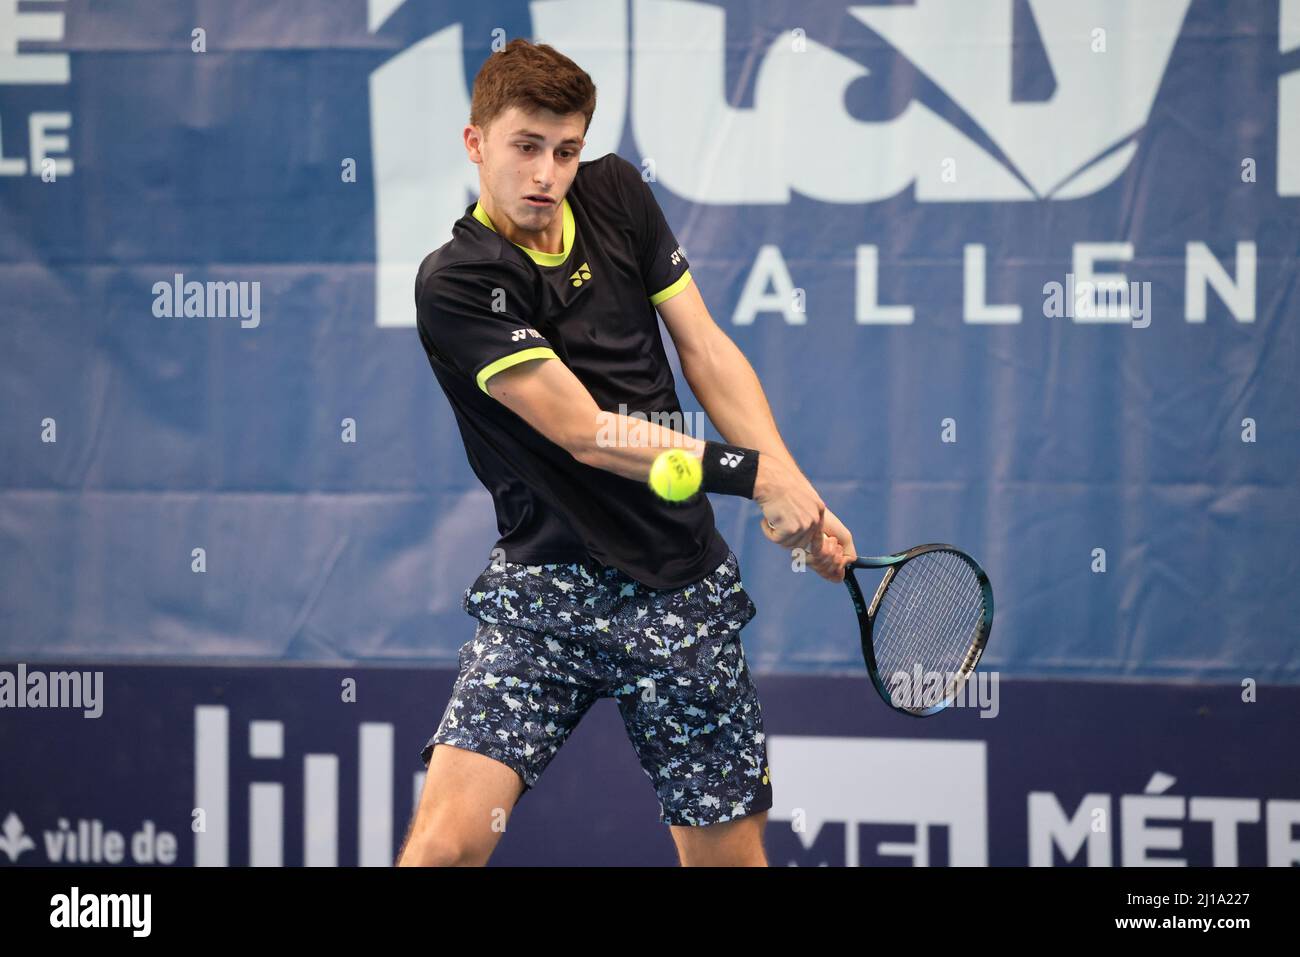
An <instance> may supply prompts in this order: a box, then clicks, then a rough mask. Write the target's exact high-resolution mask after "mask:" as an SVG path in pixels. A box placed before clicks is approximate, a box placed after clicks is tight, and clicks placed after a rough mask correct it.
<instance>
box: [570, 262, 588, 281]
mask: <svg viewBox="0 0 1300 957" xmlns="http://www.w3.org/2000/svg"><path fill="white" fill-rule="evenodd" d="M590 278H591V267H590V266H588V265H587V264H586V263H583V264H582V265H581V266H579V267H578V271H577V272H575V273H574V274H573V275H572V276H570V277H569V282H571V283H573V284H574V285H575V286H581V285H582V284H583V283H584V282H586V281H587V280H588V279H590Z"/></svg>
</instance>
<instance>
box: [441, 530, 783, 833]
mask: <svg viewBox="0 0 1300 957" xmlns="http://www.w3.org/2000/svg"><path fill="white" fill-rule="evenodd" d="M462 604H463V607H464V608H465V610H466V611H467V612H468V613H469V614H470V615H472V616H473V617H475V618H477V619H478V620H479V622H478V626H477V628H476V630H475V634H474V637H473V638H471V639H470V640H469V641H467V642H465V644H464V645H463V646H461V649H460V675H459V677H458V678H457V680H456V686H455V689H454V690H453V692H452V697H451V701H450V703H449V704H448V705H447V710H446V711H445V713H444V714H443V717H442V721H441V723H440V724H439V725H438V730H437V731H436V732H435V733H434V735H433V737H431V738H430V739H429V742H428V743H427V744H426V745H425V746H424V749H423V751H422V752H421V758H422V759H423V761H424V763H425V765H426V767H427V766H428V763H429V758H430V755H431V754H432V752H433V747H434V745H435V744H449V745H453V746H455V747H458V748H464V749H466V750H469V751H475V752H477V753H479V754H485V755H487V756H488V757H491V758H494V759H496V760H497V761H500V762H502V763H503V764H505V765H508V766H509V767H511V768H513V769H514V770H515V771H516V772H517V773H518V774H519V776H520V777H521V778H522V779H523V782H524V786H525V790H527V788H531V787H533V786H534V785H535V784H536V783H537V779H538V778H539V777H540V776H541V773H542V771H543V770H544V769H545V768H546V765H547V764H549V763H550V761H551V759H552V758H553V757H554V756H555V754H556V752H557V751H559V749H560V746H561V745H562V744H563V743H564V741H565V739H566V738H568V736H569V734H570V733H571V732H572V731H573V729H574V728H575V727H577V724H578V721H579V720H580V719H581V718H582V716H583V715H584V714H585V713H586V712H587V709H589V708H590V707H591V706H592V705H593V704H594V703H595V702H596V701H597V700H598V699H600V698H608V697H612V698H613V699H614V700H615V701H616V702H617V703H618V708H619V712H620V713H621V714H622V716H623V723H624V725H625V726H626V728H627V733H628V737H629V738H630V739H631V741H632V746H633V747H634V748H635V749H636V753H637V757H638V758H639V759H640V762H641V767H642V768H643V769H644V770H645V773H646V775H647V776H648V777H649V778H650V780H651V782H652V783H653V785H654V789H655V792H656V793H657V794H658V796H659V810H660V818H661V820H662V821H663V822H664V823H666V824H679V825H692V826H700V825H706V824H718V823H721V822H723V821H730V820H734V819H736V818H740V817H744V816H746V815H749V814H753V813H755V812H756V811H763V810H767V809H768V808H770V807H771V806H772V786H771V784H770V783H769V774H768V768H767V747H766V745H765V744H764V736H763V717H762V712H761V710H760V709H759V704H758V693H757V691H756V690H755V688H754V684H753V682H752V681H751V680H750V674H749V668H748V667H747V666H746V664H745V653H744V650H743V648H742V647H741V643H740V630H741V628H743V627H744V626H745V624H746V623H747V622H749V620H750V619H752V618H753V617H754V614H755V611H756V609H755V607H754V603H753V601H752V600H751V599H750V597H749V595H748V593H747V592H746V591H745V589H744V587H743V586H742V584H741V580H740V567H739V563H738V561H737V559H736V556H735V554H734V553H728V555H727V560H726V561H724V562H723V563H722V564H721V565H719V566H718V567H717V569H715V570H714V571H713V572H712V573H711V574H710V575H708V576H707V577H705V578H703V579H701V580H700V581H698V582H696V583H695V584H693V585H689V586H685V587H682V588H676V589H662V590H655V589H651V588H648V587H647V586H645V585H643V584H641V583H640V582H638V581H636V580H635V579H632V578H630V577H628V576H627V575H626V574H624V573H623V572H621V571H619V570H618V569H615V568H606V567H602V566H599V565H595V564H567V565H565V564H551V565H521V564H515V563H512V562H498V563H496V564H493V565H489V566H488V567H487V569H485V570H484V571H483V573H482V574H481V575H480V576H479V577H478V579H477V580H476V581H475V582H474V584H473V585H472V586H470V588H469V589H467V590H466V592H465V597H464V601H463V603H462Z"/></svg>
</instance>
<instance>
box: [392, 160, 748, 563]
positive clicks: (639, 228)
mask: <svg viewBox="0 0 1300 957" xmlns="http://www.w3.org/2000/svg"><path fill="white" fill-rule="evenodd" d="M560 215H562V216H563V217H564V247H563V248H564V251H563V252H561V253H555V254H548V253H541V252H538V251H536V250H527V249H525V248H524V247H522V246H519V245H516V244H515V243H512V242H510V241H508V240H507V239H506V238H505V237H504V236H501V235H500V234H499V233H497V232H496V230H495V229H494V228H493V227H492V225H491V221H490V220H489V219H488V216H487V214H486V213H485V212H484V211H483V209H482V207H481V206H479V205H477V204H476V205H474V206H472V207H469V208H467V209H466V211H465V215H464V216H462V217H461V218H460V219H459V220H457V221H456V223H455V225H454V226H453V227H452V238H451V241H450V242H448V243H446V244H445V245H443V246H441V247H439V248H438V249H437V250H435V251H434V252H432V253H430V254H429V255H428V256H427V257H426V258H425V260H424V262H423V263H421V264H420V271H419V274H418V276H417V277H416V281H415V302H416V309H417V313H418V319H417V325H418V328H419V333H420V342H421V343H422V344H423V346H424V350H425V353H426V354H427V355H428V357H429V364H430V365H431V366H432V367H433V372H434V375H435V376H436V377H437V379H438V383H439V385H441V386H442V389H443V392H444V393H446V396H447V400H448V401H449V402H450V403H451V407H452V410H453V411H454V412H455V415H456V423H457V425H458V427H459V429H460V434H461V438H462V439H463V440H464V442H465V454H466V457H467V458H468V459H469V464H470V467H471V468H472V469H473V470H474V474H475V475H477V476H478V478H479V481H481V482H482V483H483V485H484V487H485V488H486V489H487V490H488V491H489V492H490V493H491V495H492V501H493V503H494V505H495V507H496V514H497V528H498V531H499V532H500V535H501V537H500V538H499V539H498V540H497V543H496V547H497V548H500V549H502V552H503V554H504V558H505V560H506V561H509V562H519V563H522V564H532V565H540V564H546V563H550V562H566V563H567V562H583V561H586V562H589V561H591V560H593V559H594V560H595V561H596V562H598V563H600V564H602V565H606V566H613V567H615V568H618V569H621V570H622V571H624V572H626V573H627V574H628V575H630V576H631V577H632V578H635V579H636V580H637V581H640V582H642V583H643V584H645V585H647V586H649V587H651V588H678V587H682V586H684V585H689V584H692V583H694V582H696V581H699V580H700V579H701V578H703V577H705V576H706V575H708V574H709V573H710V572H712V571H713V570H714V569H716V568H717V567H718V566H719V565H721V564H722V562H723V561H724V560H726V557H727V552H728V546H727V543H726V542H725V541H724V540H723V538H722V536H721V535H720V534H719V533H718V531H717V528H716V527H715V526H714V521H713V508H712V506H711V505H710V504H709V500H708V497H707V496H705V495H698V496H696V498H695V500H694V501H692V502H690V503H688V504H685V505H671V504H668V503H666V502H663V501H662V500H661V499H659V497H658V496H656V495H655V494H654V493H653V492H652V491H651V490H650V488H649V486H648V485H647V484H646V483H645V482H640V481H635V480H633V479H627V478H624V477H622V476H620V475H617V474H615V473H613V472H609V471H606V470H604V469H598V468H593V467H591V466H588V465H584V464H582V463H580V462H578V461H577V460H576V459H575V458H573V456H571V455H570V454H569V453H568V452H567V451H566V450H565V449H563V448H561V447H560V446H559V445H556V444H555V443H553V442H551V441H550V440H549V439H547V438H546V437H545V436H544V435H542V434H541V433H540V432H538V431H537V430H536V429H534V428H533V427H532V426H531V425H529V424H528V423H527V422H525V421H524V420H523V419H522V418H520V417H519V416H517V415H516V414H515V413H514V412H512V411H511V410H510V409H509V408H507V407H506V406H505V405H503V404H502V403H500V402H498V401H497V400H496V399H494V398H492V396H491V395H490V394H489V393H488V391H487V380H488V379H489V378H490V377H491V376H492V375H494V374H495V373H497V372H500V371H501V370H502V369H505V368H509V367H510V366H512V365H515V364H517V363H519V362H526V361H529V360H531V359H538V358H540V359H542V360H543V361H547V360H548V359H552V360H553V359H558V360H559V361H561V362H563V363H564V364H565V365H566V366H568V367H569V368H570V369H571V370H572V371H573V373H574V375H575V376H577V378H578V380H579V381H581V382H582V384H583V385H584V386H586V388H587V390H588V391H589V392H590V393H591V395H592V397H593V398H594V399H595V400H596V405H598V406H599V407H600V408H601V409H602V410H605V411H609V412H623V414H631V413H633V412H639V413H641V414H642V415H644V416H646V417H647V418H649V419H650V420H651V421H655V422H659V423H660V424H663V425H667V426H668V427H670V428H673V429H675V430H676V431H679V432H681V431H689V429H687V428H685V425H686V423H685V420H684V418H683V417H682V415H681V411H682V410H681V405H680V404H679V402H678V401H677V393H676V391H675V389H674V383H673V375H672V370H671V368H670V367H669V364H668V357H667V355H666V354H665V352H664V345H663V340H662V338H661V336H660V333H659V321H658V316H657V315H656V312H655V306H656V305H657V304H658V303H660V302H663V301H664V300H666V299H668V298H670V297H671V296H673V295H675V294H676V293H678V292H680V291H681V290H682V289H683V288H685V286H686V285H687V284H689V283H690V282H691V277H690V273H689V267H688V264H687V262H686V257H685V255H684V254H683V252H682V250H681V248H680V247H679V246H678V244H677V240H676V239H675V238H674V236H673V233H672V230H671V229H669V227H668V223H667V222H666V221H665V219H664V215H663V212H662V210H660V208H659V204H658V203H657V202H656V201H655V198H654V193H653V192H651V190H650V187H649V186H648V185H647V184H646V183H645V181H644V180H642V178H641V174H640V171H639V170H638V169H637V167H636V166H634V165H633V164H631V163H629V162H628V161H627V160H625V159H623V158H622V157H621V156H618V155H617V154H615V153H609V154H607V155H605V156H602V157H601V158H600V159H596V160H589V161H586V162H582V163H579V164H578V172H577V175H576V176H575V177H574V180H573V184H572V186H571V187H570V189H569V192H568V194H567V195H566V197H565V199H564V200H563V203H562V209H561V211H560ZM620 405H622V406H623V408H620ZM665 414H668V415H670V416H671V417H670V418H663V417H662V416H664V415H665ZM596 426H597V423H595V422H593V423H592V429H593V434H594V433H595V429H596ZM696 437H697V438H702V436H700V435H698V434H697V435H696ZM610 438H611V439H616V438H617V436H616V435H611V436H610Z"/></svg>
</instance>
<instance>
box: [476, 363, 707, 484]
mask: <svg viewBox="0 0 1300 957" xmlns="http://www.w3.org/2000/svg"><path fill="white" fill-rule="evenodd" d="M487 390H488V394H489V395H491V396H492V398H494V399H496V400H497V401H498V402H500V403H501V404H502V405H504V406H505V407H506V408H508V409H509V410H510V411H511V412H513V413H515V415H517V416H519V417H520V418H521V419H523V420H524V421H525V422H527V423H528V424H529V425H531V426H532V427H533V428H534V429H536V430H537V431H538V432H540V433H542V435H544V436H546V437H547V438H548V439H550V440H551V441H552V442H554V443H555V444H556V445H558V446H560V447H561V448H563V449H564V450H565V451H567V452H568V453H569V454H570V455H572V456H573V457H574V458H575V459H577V460H578V461H579V462H582V463H583V464H584V465H590V466H592V467H593V468H598V469H605V470H606V471H609V472H614V473H615V474H617V475H622V476H623V477H624V478H630V479H637V480H638V481H642V482H645V481H648V480H649V478H650V466H651V465H653V464H654V460H655V459H656V458H657V457H658V456H659V453H660V452H662V451H663V450H664V449H666V448H671V447H677V448H681V449H684V450H686V452H688V453H689V454H691V455H694V456H695V457H696V458H697V459H698V458H700V457H701V456H702V455H703V454H704V442H703V440H701V439H696V438H693V437H692V436H689V435H686V434H684V433H682V432H676V431H674V430H672V429H669V428H666V427H664V426H662V425H659V424H657V423H655V422H647V421H643V420H641V419H633V418H629V417H628V416H625V415H619V414H618V413H616V412H605V411H603V410H602V409H601V408H600V407H599V406H598V405H596V400H595V399H594V398H592V395H591V393H590V392H588V391H587V387H586V386H584V385H583V384H582V382H581V381H579V379H578V377H577V376H576V375H574V374H573V371H572V370H571V369H570V368H569V367H568V366H566V365H565V364H564V363H563V362H558V361H556V362H547V361H544V360H541V359H539V360H537V361H529V362H524V363H521V364H519V365H514V366H511V367H510V368H509V369H506V370H504V371H502V372H498V373H497V374H496V375H494V376H493V377H492V378H491V379H489V380H488V383H487Z"/></svg>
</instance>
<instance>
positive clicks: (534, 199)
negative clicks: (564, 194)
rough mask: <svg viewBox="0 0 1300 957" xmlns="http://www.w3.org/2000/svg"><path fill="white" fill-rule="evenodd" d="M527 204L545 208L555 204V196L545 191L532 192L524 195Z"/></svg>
mask: <svg viewBox="0 0 1300 957" xmlns="http://www.w3.org/2000/svg"><path fill="white" fill-rule="evenodd" d="M524 199H525V200H526V201H527V203H528V205H529V206H536V207H537V208H538V209H545V208H546V207H547V206H554V205H555V197H553V196H548V195H546V194H545V193H532V194H530V195H528V196H525V197H524Z"/></svg>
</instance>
